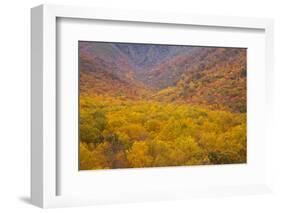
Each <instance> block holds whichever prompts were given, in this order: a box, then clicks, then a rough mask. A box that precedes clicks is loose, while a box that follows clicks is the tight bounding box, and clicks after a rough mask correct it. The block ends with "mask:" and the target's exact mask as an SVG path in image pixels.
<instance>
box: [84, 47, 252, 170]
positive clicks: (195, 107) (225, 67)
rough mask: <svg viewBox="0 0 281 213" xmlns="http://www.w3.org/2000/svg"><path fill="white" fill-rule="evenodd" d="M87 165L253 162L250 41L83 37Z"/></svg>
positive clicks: (130, 166)
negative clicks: (238, 44)
mask: <svg viewBox="0 0 281 213" xmlns="http://www.w3.org/2000/svg"><path fill="white" fill-rule="evenodd" d="M79 71H80V127H79V128H80V129H79V130H80V159H79V160H80V169H81V170H90V169H112V168H140V167H162V166H184V165H210V164H229V163H245V162H246V157H247V154H246V153H247V144H246V142H247V137H246V123H247V122H246V108H247V107H246V78H247V75H246V73H247V71H246V49H238V48H207V47H206V48H204V47H187V46H167V45H136V44H113V43H96V42H79Z"/></svg>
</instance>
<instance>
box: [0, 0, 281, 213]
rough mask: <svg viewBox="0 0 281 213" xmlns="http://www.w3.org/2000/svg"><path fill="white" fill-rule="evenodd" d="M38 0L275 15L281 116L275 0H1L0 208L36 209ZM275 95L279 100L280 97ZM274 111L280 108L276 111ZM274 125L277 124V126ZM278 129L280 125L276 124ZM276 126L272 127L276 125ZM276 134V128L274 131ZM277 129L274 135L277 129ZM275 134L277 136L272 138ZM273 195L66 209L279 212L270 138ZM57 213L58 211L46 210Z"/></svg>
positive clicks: (280, 193)
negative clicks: (33, 126) (34, 26)
mask: <svg viewBox="0 0 281 213" xmlns="http://www.w3.org/2000/svg"><path fill="white" fill-rule="evenodd" d="M41 3H56V4H72V5H75V4H79V5H82V6H98V7H111V8H123V9H139V10H153V11H162V12H163V11H166V12H169V11H170V12H177V11H178V12H185V13H191V14H215V15H231V16H250V17H269V18H274V19H275V50H274V51H275V83H276V85H275V94H274V95H275V98H276V103H275V109H276V112H275V113H276V116H275V124H276V127H277V126H278V121H279V119H280V118H281V116H280V115H281V113H280V111H281V104H280V102H281V101H280V100H281V73H280V68H281V63H280V61H279V60H278V59H279V57H280V56H281V46H280V44H281V12H280V11H281V5H279V4H280V1H279V0H259V1H257V0H232V1H226V0H211V1H210V0H192V1H190V0H169V1H164V0H139V1H134V0H100V1H98V0H80V1H79V2H78V1H74V0H56V1H47V0H46V1H39V0H5V1H2V2H1V7H0V26H1V32H0V38H1V39H0V42H1V43H0V54H1V55H0V64H1V66H0V70H1V71H0V74H1V75H0V94H1V96H0V97H1V103H0V136H1V137H0V142H1V146H0V165H1V167H0V212H12V211H15V212H19V211H20V212H37V211H39V210H40V209H38V208H36V207H34V206H32V205H30V204H29V188H30V184H29V178H30V175H29V173H30V166H29V164H30V156H29V153H30V151H29V149H30V10H29V9H30V8H31V7H33V6H37V5H39V4H41ZM279 99H280V100H279ZM278 109H279V112H278ZM278 128H279V127H278ZM279 129H281V128H279ZM276 130H277V128H276ZM279 132H280V131H279ZM279 132H278V131H276V133H277V134H278V133H279ZM276 138H277V137H276ZM272 147H273V149H274V152H273V162H275V163H274V165H273V168H275V170H274V180H275V181H274V182H275V187H274V189H275V190H274V193H273V194H272V195H259V196H241V197H225V198H201V199H191V200H184V201H170V202H156V203H152V202H150V203H138V204H122V205H121V204H119V205H108V206H94V207H82V208H72V209H67V211H69V212H77V211H83V213H84V212H122V213H126V212H216V213H218V212H235V213H237V212H280V211H281V184H280V180H281V166H280V164H279V163H278V162H281V155H280V154H279V150H281V141H278V140H277V139H276V140H275V141H273V144H272ZM47 211H52V212H60V211H63V209H55V210H47Z"/></svg>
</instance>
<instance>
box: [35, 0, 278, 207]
mask: <svg viewBox="0 0 281 213" xmlns="http://www.w3.org/2000/svg"><path fill="white" fill-rule="evenodd" d="M58 18H65V19H83V20H84V19H87V20H109V21H112V20H116V21H120V22H124V21H125V22H136V23H139V22H143V23H154V24H161V25H163V24H164V25H165V24H169V25H187V26H190V25H192V26H202V27H213V28H216V27H217V28H227V29H228V30H231V29H256V30H262V31H264V34H265V39H264V41H265V53H264V54H265V59H264V60H265V69H264V73H265V76H266V79H264V82H265V84H266V88H265V91H264V92H265V95H266V100H265V101H266V103H265V107H266V111H267V112H268V113H267V114H266V118H265V125H264V126H263V127H264V128H265V130H264V131H265V132H266V133H267V135H266V137H265V142H264V143H265V145H266V146H267V147H268V144H270V137H269V136H268V135H270V129H271V126H272V120H271V119H272V116H273V114H272V113H271V112H272V107H273V106H272V105H273V100H272V91H273V84H272V82H273V21H272V20H271V19H257V18H241V17H216V16H203V15H187V14H173V13H171V14H166V13H154V12H146V11H123V10H112V9H100V8H85V7H74V6H57V5H56V6H54V5H41V6H38V7H35V8H32V10H31V26H32V29H31V41H32V46H31V56H32V63H31V65H32V66H31V68H32V70H31V82H32V88H31V97H32V103H31V112H32V113H31V114H32V115H31V201H32V203H33V204H35V205H37V206H40V207H43V208H47V207H63V206H76V205H91V204H99V203H116V202H128V201H133V202H138V201H143V200H165V199H177V198H185V197H196V196H209V195H210V196H214V195H219V196H220V195H233V194H252V193H264V192H270V191H271V182H270V180H271V179H270V177H271V176H270V175H271V173H270V168H271V166H270V161H266V163H265V167H266V169H265V170H264V173H266V174H265V176H266V179H265V180H264V181H262V182H260V183H259V184H253V185H251V184H241V185H237V184H234V185H227V186H223V185H221V186H218V187H213V186H210V187H209V188H206V187H205V188H200V187H198V183H194V185H195V188H193V189H190V190H186V188H184V187H183V188H182V189H176V188H175V189H168V188H167V189H163V190H162V191H158V192H156V193H150V192H145V193H148V194H151V195H150V196H148V194H145V193H143V194H142V195H140V194H136V195H134V196H132V194H130V195H125V194H123V196H120V195H118V193H116V192H115V194H116V195H115V196H112V197H111V196H104V197H102V198H101V199H98V198H97V196H90V195H86V194H85V195H79V196H78V195H58V184H60V183H59V180H58V173H59V171H58V169H60V168H59V167H58V166H57V163H58V162H57V160H58V158H59V156H58V152H57V144H56V141H57V116H58V115H57V107H58V106H57V102H58V100H57V87H58V84H59V83H60V82H59V81H58V80H57V73H56V70H57V52H56V51H57V45H58V44H57V42H56V40H57V39H56V37H57V20H58ZM263 155H266V153H265V152H264V153H263ZM265 157H268V156H265ZM267 159H268V158H267ZM183 169H184V168H183ZM168 170H169V168H166V171H168ZM115 172H118V171H115ZM196 184H197V185H196ZM164 192H165V193H164Z"/></svg>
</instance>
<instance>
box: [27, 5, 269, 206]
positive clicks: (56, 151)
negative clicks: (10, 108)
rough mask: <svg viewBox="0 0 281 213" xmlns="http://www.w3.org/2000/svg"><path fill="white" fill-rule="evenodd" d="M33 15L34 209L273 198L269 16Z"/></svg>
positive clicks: (78, 10)
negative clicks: (232, 197)
mask: <svg viewBox="0 0 281 213" xmlns="http://www.w3.org/2000/svg"><path fill="white" fill-rule="evenodd" d="M31 14H32V20H31V21H32V33H31V34H32V38H31V39H32V119H31V120H32V147H31V153H32V162H31V168H32V173H31V177H32V180H31V185H32V187H31V198H32V203H34V204H35V205H37V206H40V207H57V206H74V205H90V204H100V203H117V202H139V201H144V200H165V199H177V198H185V197H196V196H214V195H218V196H221V195H233V194H238V195H240V194H253V193H264V192H270V177H271V173H270V163H269V162H270V161H269V160H268V150H270V149H269V148H268V146H269V145H270V129H271V126H272V120H271V119H272V116H273V114H272V113H271V112H272V110H271V109H272V95H271V93H272V86H273V85H272V79H273V67H272V66H273V62H272V58H273V50H272V47H273V38H272V37H273V35H272V34H273V33H272V31H273V23H272V20H270V19H256V18H237V17H215V16H194V15H192V16H191V15H186V14H162V13H151V12H142V11H122V10H119V11H118V10H110V9H108V10H101V9H97V8H83V7H69V6H53V5H42V6H39V7H36V8H33V9H32V11H31Z"/></svg>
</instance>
